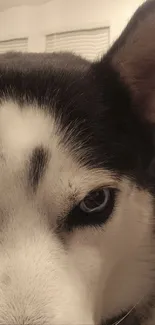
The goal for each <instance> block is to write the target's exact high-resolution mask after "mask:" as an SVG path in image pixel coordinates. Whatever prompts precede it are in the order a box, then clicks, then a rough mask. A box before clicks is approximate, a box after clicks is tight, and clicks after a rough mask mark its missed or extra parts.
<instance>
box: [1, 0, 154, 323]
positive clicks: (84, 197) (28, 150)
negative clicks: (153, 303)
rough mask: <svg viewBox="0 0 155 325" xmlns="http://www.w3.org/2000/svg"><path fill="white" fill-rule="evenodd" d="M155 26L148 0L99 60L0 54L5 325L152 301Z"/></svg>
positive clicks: (102, 317)
mask: <svg viewBox="0 0 155 325" xmlns="http://www.w3.org/2000/svg"><path fill="white" fill-rule="evenodd" d="M154 33H155V3H154V1H149V2H147V3H146V4H145V5H144V6H142V7H141V8H140V9H139V10H138V12H137V13H136V14H135V16H134V17H133V19H132V20H131V22H130V23H129V25H128V27H127V28H126V30H125V31H124V32H123V34H122V36H121V37H120V39H119V40H118V41H117V42H116V43H115V44H114V45H113V47H112V48H111V49H110V51H109V52H108V53H107V54H106V55H105V56H104V57H103V58H102V59H101V60H100V61H99V62H96V63H93V64H91V63H89V62H87V61H86V60H84V59H82V58H79V57H76V56H74V55H72V54H28V55H26V54H6V55H1V57H0V98H1V107H0V324H3V325H8V324H11V325H13V324H14V325H17V324H18V325H19V324H27V325H43V324H44V325H64V324H66V325H69V324H70V325H73V324H78V325H79V324H81V325H84V324H87V325H94V324H100V323H101V322H102V321H103V322H106V321H107V320H108V319H112V318H114V317H117V316H119V315H120V314H121V313H122V312H127V311H128V310H130V309H132V308H133V306H135V305H138V306H140V305H141V304H143V303H144V302H147V301H149V299H150V297H151V295H152V292H153V283H154V281H153V269H154V254H153V251H154V249H153V246H154V220H153V219H154V217H153V215H154V211H153V210H154V203H153V193H154V190H155V189H154V181H155V172H154V168H155V166H154V165H155V163H154V150H155V147H154V122H155V89H154V88H155V42H154ZM111 324H112V322H111ZM130 325H131V322H130Z"/></svg>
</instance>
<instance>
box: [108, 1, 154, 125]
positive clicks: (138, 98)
mask: <svg viewBox="0 0 155 325" xmlns="http://www.w3.org/2000/svg"><path fill="white" fill-rule="evenodd" d="M104 63H105V64H104ZM106 63H108V64H110V65H111V67H112V69H114V71H117V74H118V75H119V77H120V80H122V81H123V83H124V84H126V86H127V88H128V89H129V90H130V93H131V95H132V100H133V102H134V104H135V105H133V108H134V109H135V110H137V113H138V114H139V117H140V118H142V119H143V120H145V121H147V122H149V123H155V0H148V1H146V2H145V3H144V4H143V5H142V6H141V7H140V8H139V9H138V10H137V11H136V13H135V14H134V16H133V17H132V19H131V20H130V22H129V24H128V25H127V27H126V29H125V30H124V32H123V33H122V35H121V36H120V38H119V39H118V40H117V41H116V42H115V43H114V45H113V46H112V47H111V49H110V50H109V52H108V53H107V55H106V56H105V57H104V58H103V59H102V64H103V65H104V66H105V65H106Z"/></svg>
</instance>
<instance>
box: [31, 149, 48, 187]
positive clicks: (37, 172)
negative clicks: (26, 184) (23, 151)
mask: <svg viewBox="0 0 155 325" xmlns="http://www.w3.org/2000/svg"><path fill="white" fill-rule="evenodd" d="M47 161H48V151H47V150H46V149H45V148H43V147H42V146H40V147H36V148H35V149H34V150H33V153H32V156H31V159H30V167H29V181H30V184H31V186H32V188H33V190H36V188H37V186H38V183H39V180H40V179H41V177H42V176H43V173H44V171H45V169H46V165H47Z"/></svg>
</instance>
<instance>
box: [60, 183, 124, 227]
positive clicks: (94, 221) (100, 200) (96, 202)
mask: <svg viewBox="0 0 155 325" xmlns="http://www.w3.org/2000/svg"><path fill="white" fill-rule="evenodd" d="M117 193H118V190H117V189H114V188H102V189H98V190H95V191H92V192H90V193H88V195H87V196H86V197H85V198H84V199H83V200H82V201H81V202H80V203H79V204H78V205H76V206H75V207H74V208H73V209H72V210H71V211H70V212H69V214H68V215H67V217H66V219H65V222H64V227H65V229H66V230H67V231H72V230H73V229H74V228H82V227H86V226H94V227H97V226H101V225H103V224H104V223H106V221H107V220H108V219H109V218H110V216H111V214H112V212H113V209H114V207H115V201H116V195H117Z"/></svg>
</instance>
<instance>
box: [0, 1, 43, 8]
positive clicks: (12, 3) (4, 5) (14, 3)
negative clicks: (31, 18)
mask: <svg viewBox="0 0 155 325" xmlns="http://www.w3.org/2000/svg"><path fill="white" fill-rule="evenodd" d="M48 1H49V0H0V11H2V10H5V9H8V8H11V7H15V6H22V5H39V4H41V3H45V2H48Z"/></svg>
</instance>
